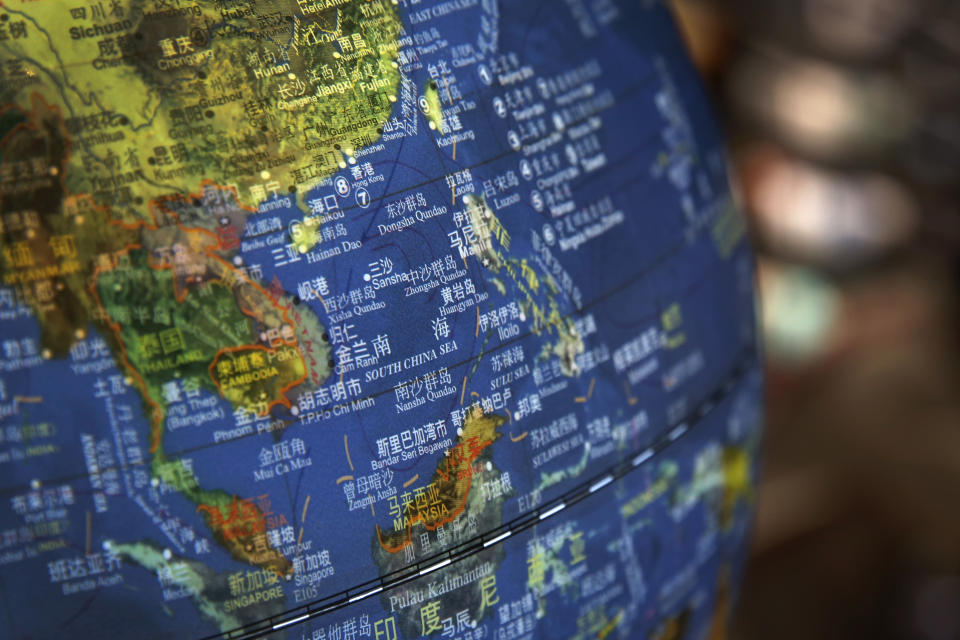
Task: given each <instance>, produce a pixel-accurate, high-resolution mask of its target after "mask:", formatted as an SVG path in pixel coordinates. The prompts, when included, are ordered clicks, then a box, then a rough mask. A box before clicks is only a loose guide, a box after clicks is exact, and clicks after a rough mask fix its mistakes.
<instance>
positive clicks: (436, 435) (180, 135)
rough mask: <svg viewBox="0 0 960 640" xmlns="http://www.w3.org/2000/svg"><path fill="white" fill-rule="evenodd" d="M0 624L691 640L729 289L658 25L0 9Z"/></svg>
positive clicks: (475, 15) (736, 404)
mask: <svg viewBox="0 0 960 640" xmlns="http://www.w3.org/2000/svg"><path fill="white" fill-rule="evenodd" d="M0 72H2V82H0V105H2V106H0V213H2V217H0V222H2V226H0V273H2V283H0V421H2V423H0V424H2V427H0V492H2V497H3V500H2V503H0V602H2V606H0V628H2V629H3V635H4V636H5V637H8V638H50V637H69V638H104V637H136V638H187V637H226V638H258V637H271V638H296V639H304V640H362V639H366V638H370V639H373V640H399V639H410V638H444V639H457V640H512V639H515V638H561V637H563V638H578V639H585V638H656V639H660V640H663V639H668V638H711V639H716V638H722V637H724V634H725V630H726V627H727V619H728V617H729V614H730V609H731V607H732V606H733V603H734V602H735V599H736V592H737V584H738V581H739V579H740V576H741V574H742V572H743V565H744V550H745V541H746V540H747V538H748V534H749V522H750V514H751V503H752V491H753V484H754V479H755V477H756V451H757V446H758V439H759V435H760V429H761V426H762V409H761V406H762V405H761V394H762V381H761V372H760V368H759V364H758V347H757V335H756V334H757V331H756V325H755V314H754V304H753V265H752V259H751V254H750V251H749V248H748V246H747V242H746V240H745V224H744V220H743V218H742V217H741V215H740V213H739V212H738V210H737V208H736V206H735V204H734V202H733V199H732V197H731V193H730V189H729V187H728V182H727V177H726V171H725V159H724V152H723V147H722V144H721V141H720V137H719V134H718V130H717V127H716V125H715V124H714V121H713V120H712V117H711V115H710V109H709V106H708V104H707V100H706V98H705V94H704V92H703V90H702V89H701V87H700V85H699V82H698V80H697V77H696V74H695V71H694V70H693V68H692V66H691V64H690V63H689V61H688V59H687V55H686V53H685V50H684V47H683V45H682V42H681V40H680V38H679V36H678V34H677V31H676V29H675V27H674V25H673V22H672V19H671V17H670V15H669V13H668V11H667V9H666V8H665V7H664V6H663V5H662V4H661V3H659V2H652V1H639V2H638V1H620V0H564V1H563V2H544V1H524V2H521V1H519V0H515V1H502V2H497V1H495V0H392V1H391V0H217V1H212V2H211V1H201V0H109V1H108V0H90V1H87V2H75V3H60V2H24V3H13V2H7V3H4V4H3V6H0Z"/></svg>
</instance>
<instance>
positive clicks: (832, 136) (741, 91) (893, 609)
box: [673, 0, 960, 640]
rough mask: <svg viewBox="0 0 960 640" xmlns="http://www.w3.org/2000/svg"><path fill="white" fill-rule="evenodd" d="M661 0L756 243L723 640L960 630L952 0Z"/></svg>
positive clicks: (959, 278) (958, 148)
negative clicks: (750, 448) (742, 445)
mask: <svg viewBox="0 0 960 640" xmlns="http://www.w3.org/2000/svg"><path fill="white" fill-rule="evenodd" d="M673 4H674V5H675V8H676V12H677V15H678V17H679V20H680V22H681V25H682V27H683V29H684V31H685V32H686V36H687V40H688V43H689V45H690V47H691V49H692V51H693V53H694V57H695V59H696V61H697V64H698V66H699V68H700V70H701V72H702V74H703V76H704V78H705V80H706V83H707V85H708V87H709V88H710V90H711V92H712V93H713V97H714V101H715V103H716V104H717V108H718V109H719V111H720V113H721V116H722V119H723V123H724V126H725V128H726V130H727V136H728V139H729V142H730V156H731V166H732V172H733V178H734V183H735V189H736V190H737V191H738V192H739V197H740V198H741V202H742V205H743V208H744V210H745V211H746V212H747V215H748V217H749V219H750V222H751V225H752V233H753V236H754V241H755V244H756V247H757V249H758V253H759V257H758V264H759V285H760V295H761V299H762V317H763V322H764V332H765V338H766V357H767V366H768V380H769V387H768V431H767V436H766V442H765V458H764V463H763V466H764V472H763V478H762V481H761V484H760V487H759V489H758V492H757V495H756V500H757V503H756V504H757V521H756V531H755V535H754V543H753V549H752V553H751V558H750V564H749V568H748V572H747V580H746V583H745V584H744V586H743V591H742V595H741V600H740V605H739V609H738V613H737V615H736V619H735V621H734V626H733V638H734V639H735V640H760V639H762V640H769V639H772V638H775V639H778V640H781V639H785V640H790V639H792V638H804V639H805V640H809V639H811V638H817V639H828V640H829V639H833V638H843V639H858V638H880V639H883V638H910V639H929V640H941V639H943V640H946V639H954V638H960V314H958V309H960V307H958V297H960V2H957V1H955V0H674V2H673Z"/></svg>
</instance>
